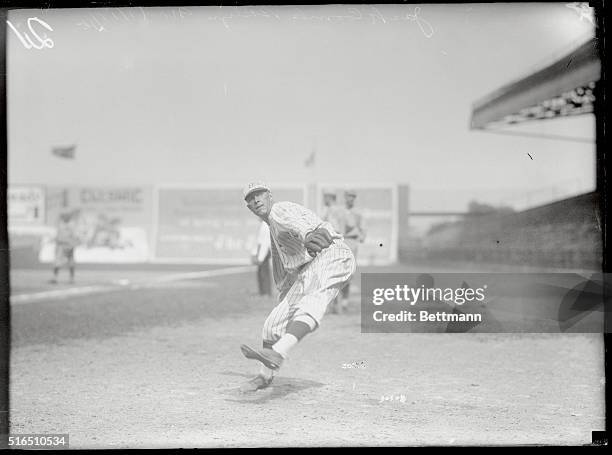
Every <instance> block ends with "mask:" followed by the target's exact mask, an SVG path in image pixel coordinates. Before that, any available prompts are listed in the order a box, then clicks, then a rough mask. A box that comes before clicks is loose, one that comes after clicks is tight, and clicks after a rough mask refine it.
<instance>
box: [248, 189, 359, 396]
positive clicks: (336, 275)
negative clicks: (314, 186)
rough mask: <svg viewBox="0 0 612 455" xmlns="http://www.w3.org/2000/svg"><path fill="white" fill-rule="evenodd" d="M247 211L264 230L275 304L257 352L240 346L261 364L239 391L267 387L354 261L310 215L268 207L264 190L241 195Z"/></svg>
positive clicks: (289, 206) (283, 205)
mask: <svg viewBox="0 0 612 455" xmlns="http://www.w3.org/2000/svg"><path fill="white" fill-rule="evenodd" d="M243 194H244V199H245V201H246V204H247V207H248V208H249V210H251V211H252V212H253V213H254V214H255V215H257V216H258V217H259V218H261V219H262V220H263V221H264V222H265V223H267V224H268V226H269V228H270V238H271V241H270V246H271V250H272V270H273V276H274V282H275V283H276V286H277V288H278V291H279V303H278V305H277V306H276V307H275V308H274V309H273V310H272V312H271V313H270V315H269V316H268V318H267V319H266V321H265V322H264V326H263V330H262V338H263V346H262V349H253V348H251V347H249V346H247V345H244V344H243V345H241V346H240V349H241V351H242V353H243V354H244V356H245V357H247V358H249V359H254V360H258V361H259V362H261V364H262V365H261V368H260V371H259V374H258V375H257V376H255V377H254V378H253V379H251V380H249V381H248V382H246V383H245V384H243V385H242V386H241V387H240V390H241V391H242V392H253V391H256V390H259V389H262V388H265V387H268V386H269V385H270V384H271V382H272V380H273V378H274V374H275V372H276V371H278V369H279V368H280V367H281V365H282V364H283V362H284V361H285V360H286V359H287V356H288V355H289V352H290V351H291V349H293V348H294V347H295V346H296V345H297V344H298V342H299V341H300V340H301V339H302V338H304V336H306V335H307V334H308V333H311V332H313V331H314V330H316V329H317V328H318V327H319V325H320V324H321V319H322V318H323V315H324V314H325V311H326V309H327V306H328V304H329V303H330V302H331V301H332V300H333V299H334V298H335V297H336V296H337V295H338V292H339V290H340V289H341V288H342V287H343V286H344V284H345V283H346V282H347V281H348V280H349V279H350V278H351V276H352V275H353V273H354V272H355V257H354V256H353V253H352V252H351V249H350V248H349V247H348V246H347V245H346V243H344V240H343V238H342V235H341V234H339V233H338V232H336V231H335V230H334V228H333V227H332V226H331V224H330V223H328V222H324V221H323V220H321V219H320V218H319V217H318V216H317V215H315V214H314V213H313V212H312V211H311V210H309V209H307V208H305V207H303V206H301V205H299V204H295V203H293V202H273V200H272V194H271V192H270V189H269V187H268V186H267V185H265V184H263V183H259V182H258V183H251V184H249V185H247V187H246V188H245V190H244V193H243Z"/></svg>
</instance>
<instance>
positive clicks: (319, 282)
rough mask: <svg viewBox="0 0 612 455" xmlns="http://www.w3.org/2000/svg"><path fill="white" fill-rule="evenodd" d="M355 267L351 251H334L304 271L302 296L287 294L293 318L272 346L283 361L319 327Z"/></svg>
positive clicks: (325, 251) (314, 261)
mask: <svg viewBox="0 0 612 455" xmlns="http://www.w3.org/2000/svg"><path fill="white" fill-rule="evenodd" d="M354 263H355V261H354V257H353V255H352V253H351V251H350V250H349V249H348V248H338V247H331V248H328V249H327V250H324V251H323V252H322V253H321V254H319V256H317V257H316V258H315V259H314V260H313V261H312V262H311V263H310V264H309V265H308V267H307V268H306V269H305V270H304V272H303V274H302V280H301V284H302V285H301V289H299V291H300V292H299V293H298V292H296V293H294V294H292V295H290V294H291V293H290V294H288V297H291V298H292V300H290V307H291V308H292V315H291V316H290V320H289V322H288V323H287V325H286V330H285V334H284V335H282V336H281V337H280V338H279V339H278V341H276V342H275V343H274V345H273V346H272V349H273V350H274V351H275V352H277V353H278V354H280V356H281V357H282V358H283V360H284V359H287V358H288V356H289V352H290V351H291V350H292V349H293V348H294V347H295V346H296V345H297V344H298V343H299V342H300V341H301V340H302V339H303V338H304V337H305V336H306V335H307V334H309V333H311V332H314V331H315V330H316V329H317V327H319V325H320V322H321V320H322V319H323V316H324V315H325V312H326V310H327V307H328V306H329V304H330V303H331V302H333V301H334V299H336V297H337V296H338V292H339V291H340V289H341V288H342V286H343V285H344V283H345V282H346V281H347V280H348V279H349V278H350V277H351V275H352V274H353V273H354V271H355V265H354Z"/></svg>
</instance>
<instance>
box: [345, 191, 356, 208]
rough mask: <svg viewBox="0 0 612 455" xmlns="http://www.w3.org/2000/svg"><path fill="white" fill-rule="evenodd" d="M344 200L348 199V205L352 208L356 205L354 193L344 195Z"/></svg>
mask: <svg viewBox="0 0 612 455" xmlns="http://www.w3.org/2000/svg"><path fill="white" fill-rule="evenodd" d="M344 200H345V201H346V206H347V207H348V208H349V209H350V208H352V207H353V206H354V205H355V196H354V195H352V194H346V195H344Z"/></svg>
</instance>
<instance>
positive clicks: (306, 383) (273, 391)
mask: <svg viewBox="0 0 612 455" xmlns="http://www.w3.org/2000/svg"><path fill="white" fill-rule="evenodd" d="M221 374H224V375H228V376H240V377H243V378H245V379H250V378H252V377H253V375H252V374H251V375H249V374H244V373H236V372H233V371H224V372H222V373H221ZM323 385H325V384H323V383H321V382H316V381H310V380H308V379H298V378H287V377H282V376H280V377H275V378H274V382H273V383H272V385H271V386H270V387H268V388H267V389H263V390H258V391H256V392H250V393H241V392H240V391H239V390H238V388H239V384H238V385H236V387H233V388H228V389H224V390H222V391H221V393H222V394H224V395H227V396H228V397H230V398H226V399H225V401H231V402H234V403H253V404H263V403H267V402H269V401H272V400H276V399H279V398H284V397H286V396H287V395H291V394H292V393H297V392H302V391H303V390H308V389H311V388H314V387H322V386H323Z"/></svg>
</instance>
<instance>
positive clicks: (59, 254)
mask: <svg viewBox="0 0 612 455" xmlns="http://www.w3.org/2000/svg"><path fill="white" fill-rule="evenodd" d="M62 261H63V251H62V248H61V247H60V246H59V245H56V246H55V257H54V258H53V278H51V279H50V280H49V283H52V284H57V276H58V275H59V270H60V267H61V266H62Z"/></svg>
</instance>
